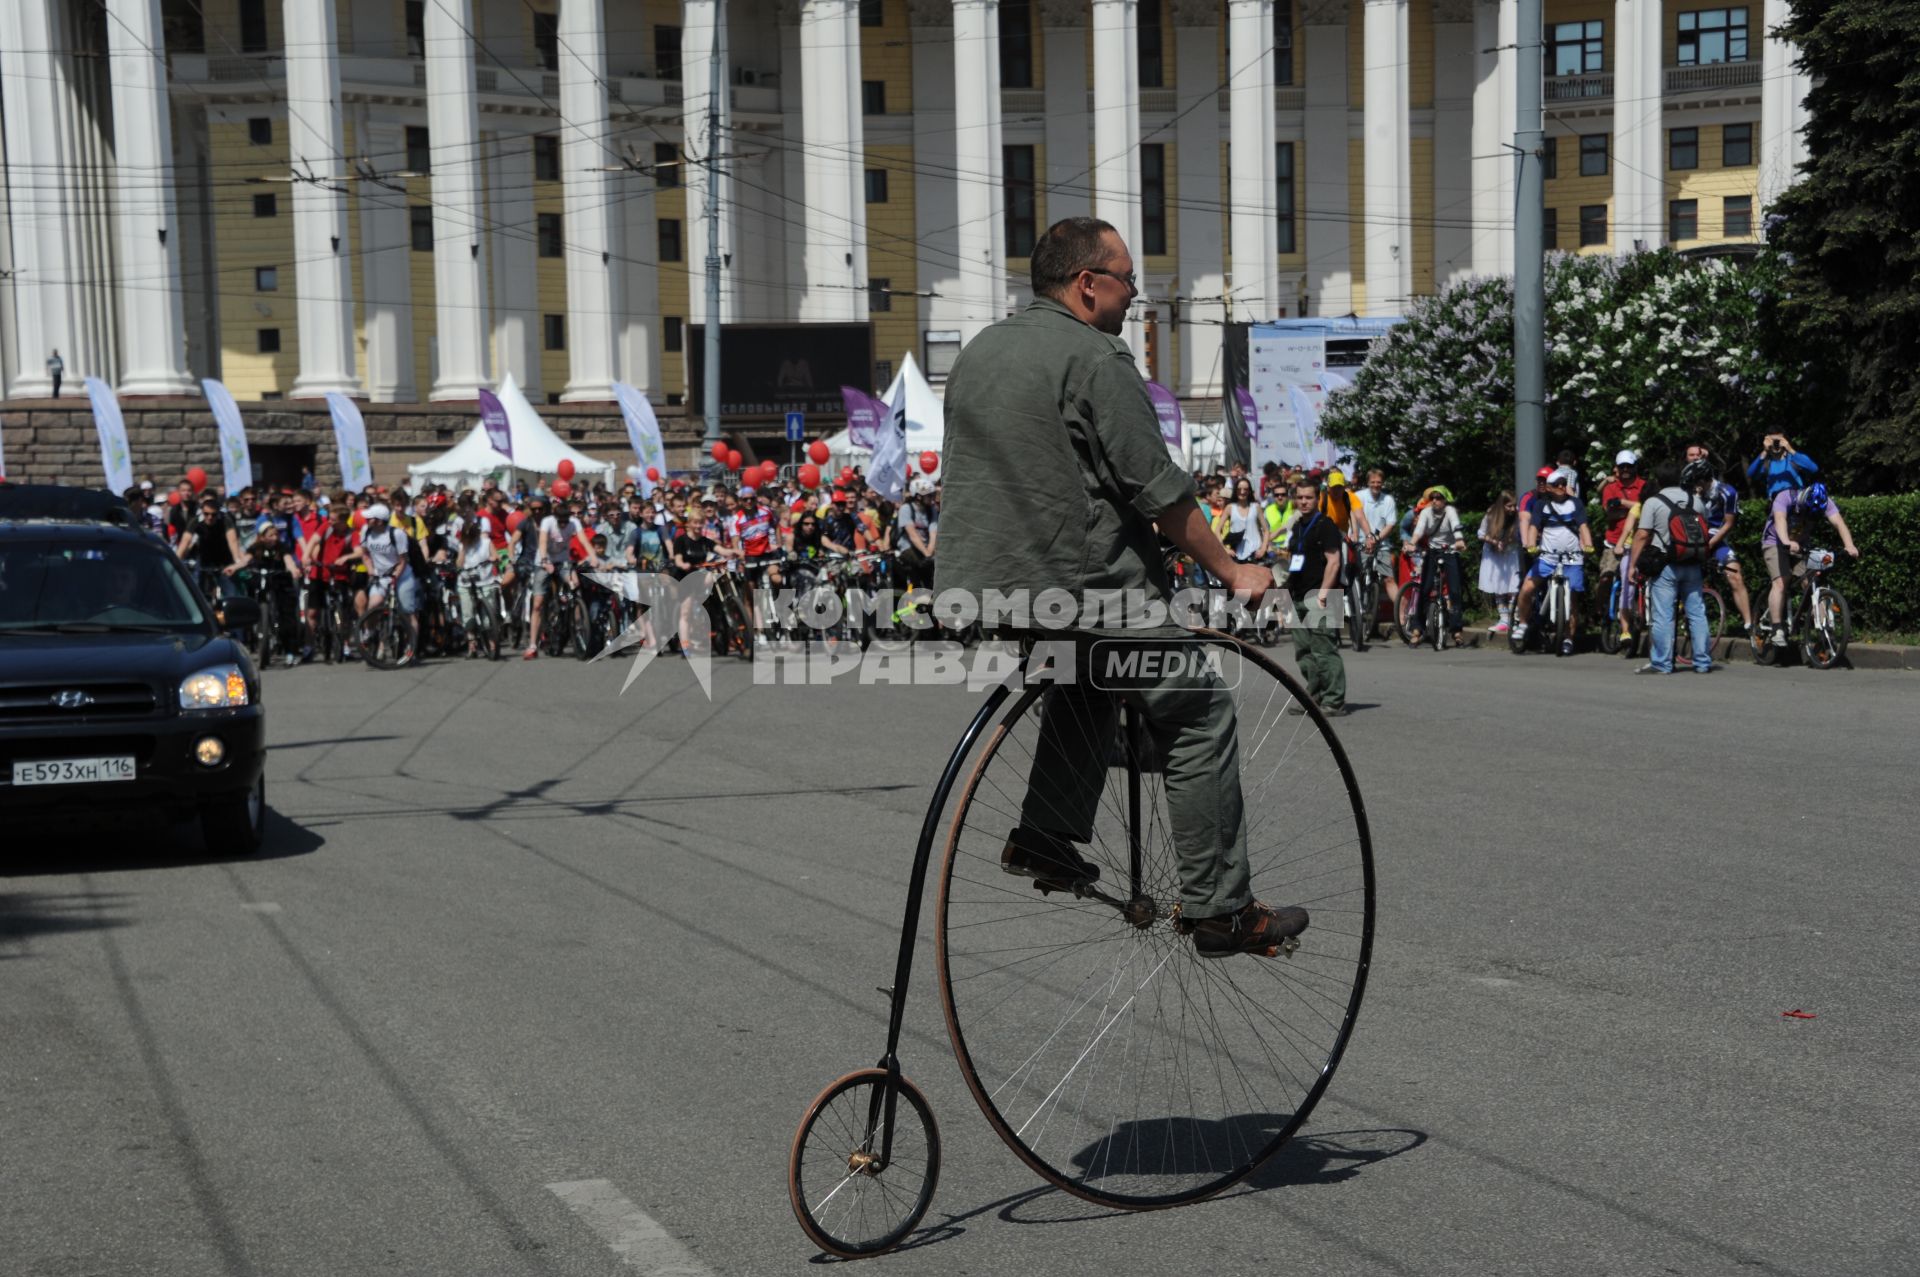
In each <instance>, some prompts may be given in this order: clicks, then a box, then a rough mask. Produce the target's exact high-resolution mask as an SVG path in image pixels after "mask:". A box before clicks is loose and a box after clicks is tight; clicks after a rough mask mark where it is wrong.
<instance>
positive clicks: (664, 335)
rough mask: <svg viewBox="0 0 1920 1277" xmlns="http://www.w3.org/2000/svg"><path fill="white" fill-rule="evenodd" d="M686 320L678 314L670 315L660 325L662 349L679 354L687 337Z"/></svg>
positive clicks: (670, 353)
mask: <svg viewBox="0 0 1920 1277" xmlns="http://www.w3.org/2000/svg"><path fill="white" fill-rule="evenodd" d="M685 332H686V321H685V320H684V319H681V318H680V316H678V315H668V316H667V317H666V319H665V320H663V321H662V322H661V325H660V349H661V351H663V352H664V353H666V354H669V355H677V354H679V353H680V352H681V350H682V349H683V346H684V343H685V340H686V338H685V337H684V335H683V334H685Z"/></svg>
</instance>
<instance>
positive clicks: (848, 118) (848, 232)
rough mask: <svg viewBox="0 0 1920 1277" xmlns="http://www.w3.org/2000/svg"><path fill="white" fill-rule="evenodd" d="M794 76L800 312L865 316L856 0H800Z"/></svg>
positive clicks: (811, 316) (814, 316)
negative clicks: (802, 232) (802, 279)
mask: <svg viewBox="0 0 1920 1277" xmlns="http://www.w3.org/2000/svg"><path fill="white" fill-rule="evenodd" d="M800 77H801V79H800V142H801V148H802V154H803V157H804V161H805V162H804V165H803V168H802V173H803V176H802V183H803V190H804V193H805V203H804V206H803V207H802V209H801V218H802V221H803V222H804V224H805V226H806V241H805V245H804V248H803V250H802V256H803V259H804V261H805V264H806V281H807V287H806V292H805V293H804V294H803V295H802V296H801V299H800V318H801V319H803V320H821V321H856V322H857V321H859V320H863V319H865V318H866V317H867V293H866V280H867V203H866V150H865V146H866V142H865V138H866V133H865V129H864V126H863V122H862V118H861V102H860V8H859V5H858V4H857V3H856V2H855V0H804V3H803V4H802V5H801V7H800Z"/></svg>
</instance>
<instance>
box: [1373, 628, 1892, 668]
mask: <svg viewBox="0 0 1920 1277" xmlns="http://www.w3.org/2000/svg"><path fill="white" fill-rule="evenodd" d="M1390 638H1391V635H1388V636H1385V637H1382V638H1378V639H1375V640H1373V645H1384V644H1385V643H1386V642H1387V641H1388V640H1389V639H1390ZM1392 641H1395V642H1398V640H1397V639H1395V640H1392ZM1461 646H1462V647H1467V648H1482V647H1484V648H1489V649H1492V648H1498V647H1501V646H1504V644H1503V643H1502V642H1499V641H1496V640H1495V639H1494V638H1492V637H1491V636H1489V635H1488V634H1487V632H1486V631H1485V630H1481V631H1479V632H1475V631H1472V630H1469V631H1468V632H1467V635H1466V639H1465V641H1464V642H1463V643H1461ZM1713 659H1714V660H1715V661H1718V662H1720V663H1721V664H1726V663H1727V662H1730V661H1739V662H1742V663H1743V664H1747V665H1752V664H1755V662H1754V659H1753V648H1752V646H1751V645H1750V644H1748V642H1747V641H1746V640H1745V639H1744V638H1723V639H1716V640H1714V644H1713ZM1795 659H1796V662H1797V660H1798V658H1797V657H1796V658H1795ZM1842 664H1843V665H1845V666H1848V667H1851V668H1853V669H1857V670H1920V647H1906V646H1902V645H1899V644H1893V643H1850V644H1848V645H1847V655H1846V658H1845V660H1844V661H1843V662H1842Z"/></svg>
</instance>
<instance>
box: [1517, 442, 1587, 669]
mask: <svg viewBox="0 0 1920 1277" xmlns="http://www.w3.org/2000/svg"><path fill="white" fill-rule="evenodd" d="M1575 482H1577V480H1576V478H1575V476H1574V473H1573V471H1572V470H1570V469H1567V468H1566V467H1564V466H1562V467H1558V468H1556V469H1555V470H1553V471H1552V472H1551V473H1550V474H1548V475H1547V491H1546V495H1545V497H1543V498H1542V499H1540V500H1537V501H1535V502H1534V509H1533V518H1532V520H1531V521H1530V523H1529V524H1528V527H1527V534H1526V541H1525V542H1524V544H1525V546H1526V550H1527V553H1528V554H1529V555H1531V556H1533V557H1534V564H1533V568H1532V570H1531V571H1529V572H1528V573H1527V579H1526V580H1525V581H1524V582H1523V583H1522V584H1521V586H1520V601H1519V604H1518V606H1517V607H1515V609H1514V627H1513V645H1514V649H1515V650H1516V651H1523V650H1525V647H1526V641H1527V622H1528V618H1530V617H1531V616H1532V615H1533V595H1534V591H1535V589H1536V588H1537V587H1538V586H1539V584H1540V581H1541V580H1542V578H1545V577H1550V576H1552V575H1553V573H1554V569H1555V568H1557V567H1562V566H1564V567H1565V569H1566V573H1567V584H1568V585H1570V586H1571V587H1572V589H1571V591H1570V592H1569V593H1570V594H1571V598H1570V599H1569V600H1568V603H1569V606H1570V608H1571V611H1572V615H1571V616H1570V617H1569V618H1568V620H1569V622H1570V625H1569V628H1568V631H1567V638H1566V639H1564V640H1562V642H1561V644H1560V655H1562V656H1572V655H1573V637H1572V636H1573V633H1574V632H1575V631H1576V630H1578V629H1579V628H1580V594H1581V592H1582V591H1583V590H1585V589H1586V585H1587V582H1586V573H1585V571H1584V570H1583V560H1582V558H1581V556H1582V555H1583V554H1592V553H1593V530H1592V529H1591V528H1589V527H1588V526H1587V508H1586V507H1585V506H1583V505H1581V504H1580V502H1579V500H1578V499H1577V498H1576V497H1575V496H1574V495H1573V485H1574V484H1575Z"/></svg>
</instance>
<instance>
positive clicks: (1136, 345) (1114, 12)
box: [1093, 0, 1271, 367]
mask: <svg viewBox="0 0 1920 1277" xmlns="http://www.w3.org/2000/svg"><path fill="white" fill-rule="evenodd" d="M1139 17H1140V12H1139V4H1138V0H1093V215H1094V216H1095V217H1098V218H1100V219H1101V220H1102V221H1105V222H1110V223H1112V224H1113V226H1114V228H1115V229H1117V230H1118V231H1119V232H1120V238H1121V239H1123V240H1125V241H1126V243H1127V251H1128V252H1130V253H1132V254H1133V261H1134V269H1135V270H1136V271H1139V272H1141V273H1143V274H1144V273H1145V271H1146V260H1147V259H1146V255H1145V253H1144V251H1143V245H1142V244H1141V240H1140V54H1139V34H1138V33H1139ZM1269 110H1271V106H1269ZM1123 335H1124V336H1125V337H1126V340H1127V345H1129V346H1131V347H1132V348H1133V354H1134V358H1135V360H1136V361H1138V360H1142V359H1144V357H1145V354H1146V348H1147V335H1146V327H1145V325H1143V324H1141V323H1140V322H1139V321H1138V320H1136V319H1133V318H1129V319H1128V320H1127V325H1126V330H1125V333H1124V334H1123ZM1142 366H1143V367H1144V364H1143V365H1142Z"/></svg>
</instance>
